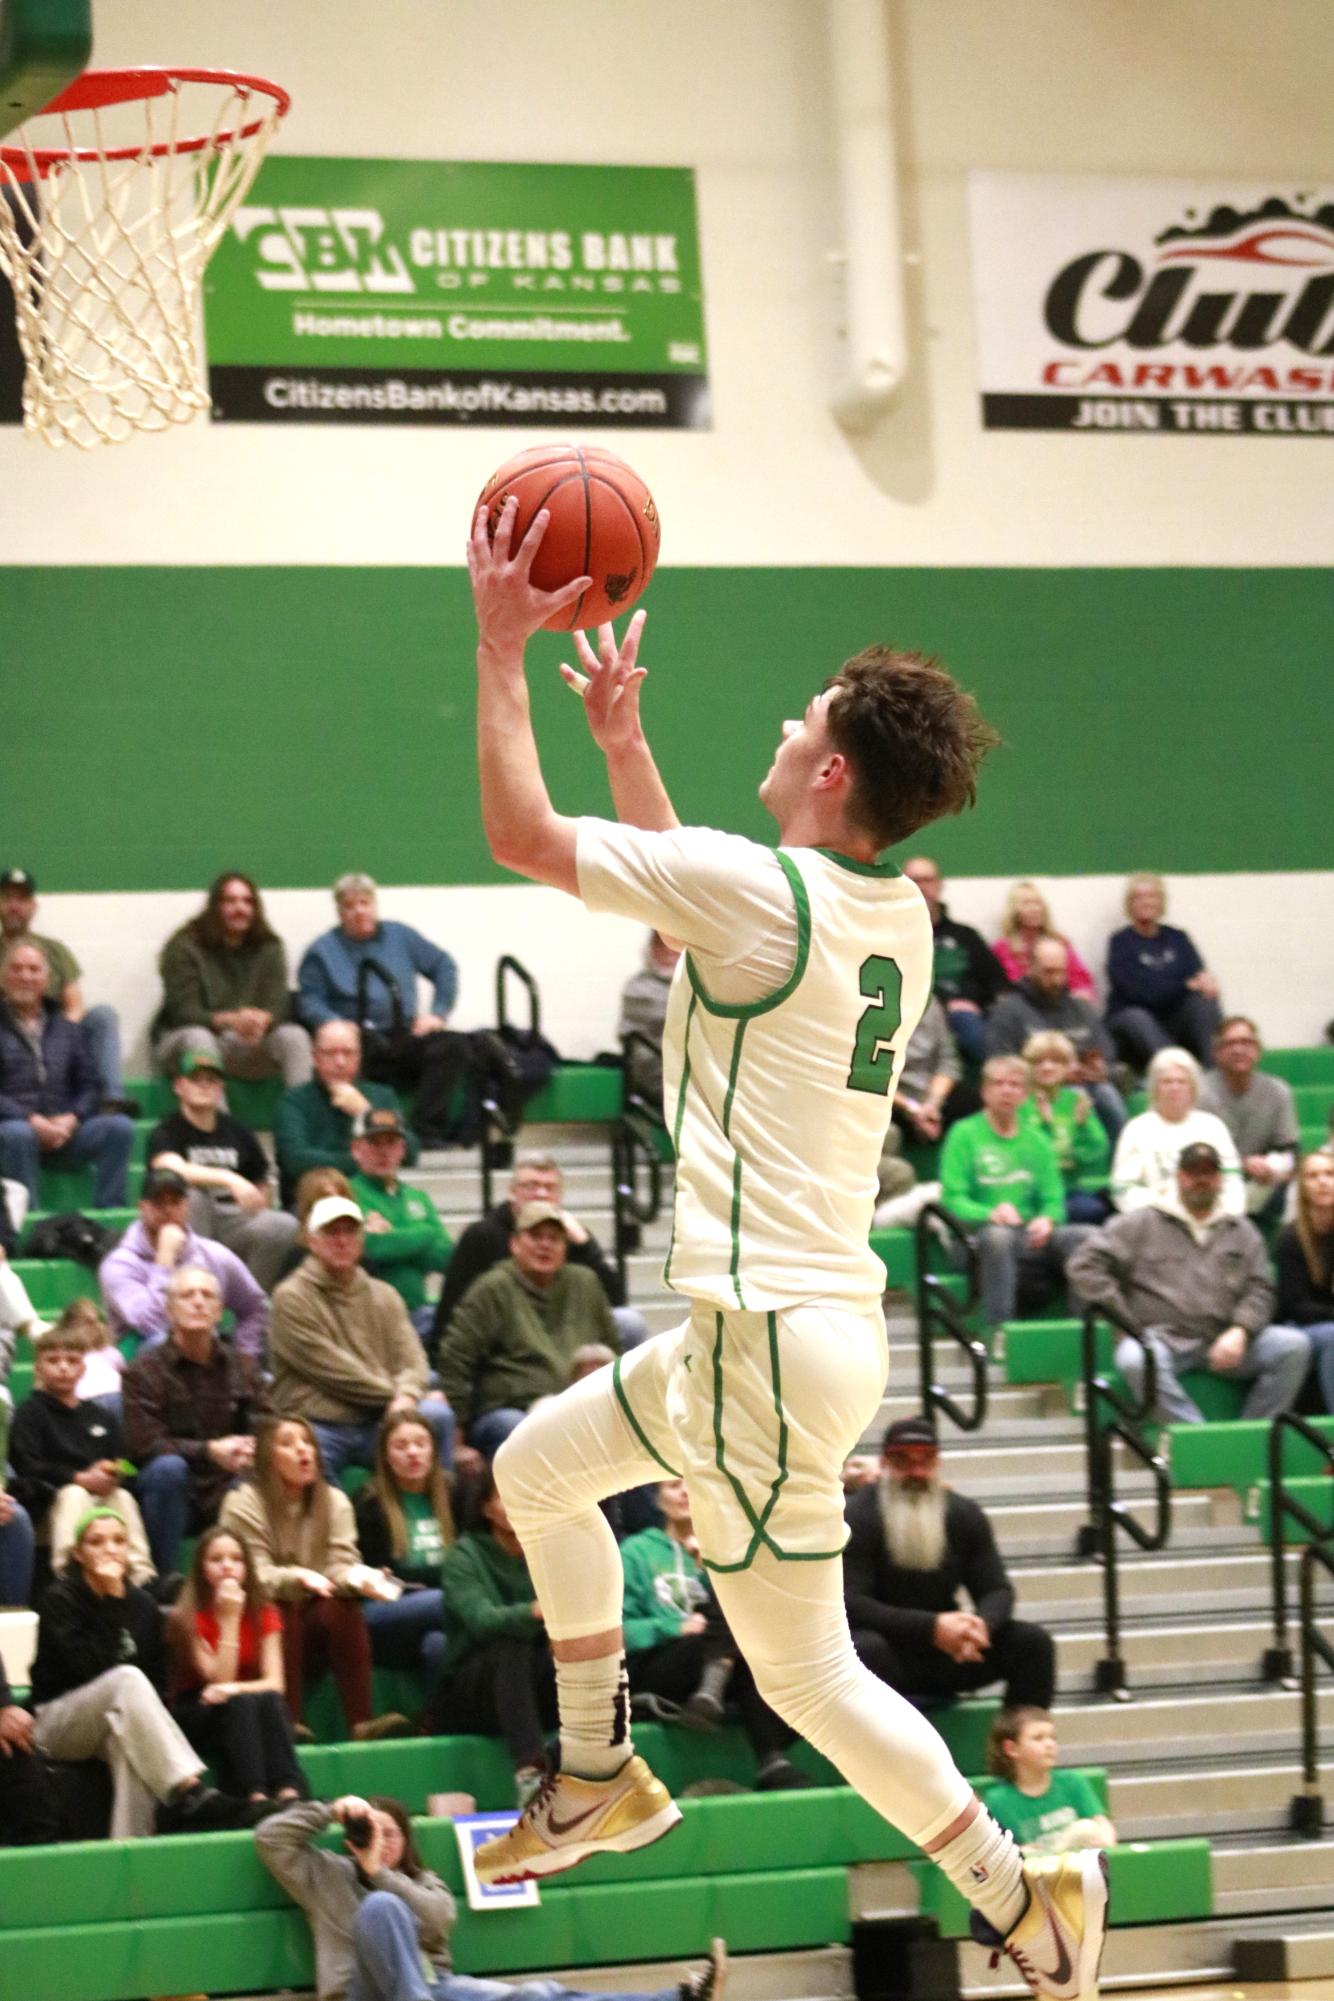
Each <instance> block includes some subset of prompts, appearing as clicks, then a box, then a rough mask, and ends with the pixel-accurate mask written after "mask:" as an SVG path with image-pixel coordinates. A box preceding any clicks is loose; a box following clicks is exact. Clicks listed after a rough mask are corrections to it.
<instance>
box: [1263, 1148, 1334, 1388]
mask: <svg viewBox="0 0 1334 2001" xmlns="http://www.w3.org/2000/svg"><path fill="white" fill-rule="evenodd" d="M1275 1262H1276V1264H1277V1267H1278V1318H1279V1320H1280V1321H1281V1322H1282V1324H1283V1325H1284V1326H1285V1327H1300V1328H1301V1330H1302V1332H1303V1334H1305V1336H1306V1338H1307V1340H1308V1341H1309V1342H1310V1344H1311V1347H1312V1349H1313V1350H1314V1354H1315V1366H1316V1377H1317V1380H1318V1382H1319V1384H1320V1394H1321V1396H1322V1397H1323V1399H1324V1404H1325V1409H1326V1410H1327V1411H1330V1412H1334V1149H1331V1148H1330V1147H1317V1148H1316V1150H1315V1152H1314V1153H1308V1154H1307V1156H1306V1158H1305V1160H1304V1161H1303V1162H1302V1164H1301V1167H1300V1168H1299V1169H1298V1172H1297V1214H1296V1218H1295V1220H1294V1221H1293V1222H1291V1223H1289V1224H1288V1225H1287V1226H1286V1227H1285V1228H1284V1229H1282V1230H1280V1231H1279V1236H1278V1243H1277V1245H1276V1246H1275Z"/></svg>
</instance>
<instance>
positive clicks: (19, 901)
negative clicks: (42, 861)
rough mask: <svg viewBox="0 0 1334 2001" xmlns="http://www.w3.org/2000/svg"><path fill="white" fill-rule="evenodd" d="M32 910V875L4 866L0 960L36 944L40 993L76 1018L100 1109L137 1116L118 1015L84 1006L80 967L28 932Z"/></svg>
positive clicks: (58, 947)
mask: <svg viewBox="0 0 1334 2001" xmlns="http://www.w3.org/2000/svg"><path fill="white" fill-rule="evenodd" d="M36 915H37V878H36V877H35V876H34V875H33V874H32V873H31V872H30V871H29V870H28V869H25V868H7V869H5V870H4V871H3V873H0V963H2V962H3V955H4V953H5V952H7V951H8V950H9V947H10V946H11V945H16V944H18V942H19V941H20V939H21V940H22V941H23V943H24V944H26V945H39V946H40V947H41V949H42V951H43V952H44V953H45V954H46V965H47V980H46V997H47V999H48V1000H51V1001H54V1002H55V1004H56V1006H57V1007H58V1008H59V1010H60V1012H61V1013H62V1014H63V1015H64V1017H65V1019H66V1020H67V1021H74V1022H78V1023H79V1024H80V1026H81V1027H82V1029H83V1038H84V1041H85V1042H86V1043H87V1045H88V1053H89V1055H90V1056H91V1057H92V1059H93V1068H94V1069H95V1070H96V1072H97V1077H98V1082H99V1084H100V1086H101V1090H102V1107H101V1108H102V1110H103V1111H104V1112H124V1113H125V1115H126V1116H127V1117H128V1118H132V1119H137V1118H138V1116H139V1106H138V1104H137V1103H136V1102H135V1100H134V1099H132V1098H127V1097H126V1096H125V1086H124V1083H123V1081H122V1077H121V1055H120V1018H119V1016H118V1015H117V1013H116V1010H115V1008H114V1007H107V1006H106V1005H105V1003H103V1004H102V1005H100V1006H98V1007H86V1006H85V1005H84V999H83V968H82V967H81V966H80V964H79V962H78V960H77V959H76V958H75V956H74V954H73V952H71V951H70V948H69V946H68V945H62V944H61V942H60V940H59V939H58V938H47V937H44V936H42V935H40V934H39V933H38V932H36V931H34V930H33V928H32V921H33V918H34V917H35V916H36Z"/></svg>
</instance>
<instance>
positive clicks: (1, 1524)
mask: <svg viewBox="0 0 1334 2001" xmlns="http://www.w3.org/2000/svg"><path fill="white" fill-rule="evenodd" d="M35 1550H36V1538H35V1536H34V1533H33V1526H32V1517H31V1516H30V1515H29V1513H28V1510H27V1509H26V1508H25V1507H22V1506H21V1505H20V1503H19V1502H18V1501H16V1500H15V1499H14V1496H13V1495H12V1494H11V1493H10V1492H9V1491H8V1489H7V1488H6V1486H5V1482H4V1461H3V1459H2V1458H0V1610H4V1609H7V1608H9V1607H11V1606H13V1607H18V1606H21V1605H26V1604H27V1603H28V1602H29V1600H30V1599H31V1597H32V1572H33V1563H34V1559H35Z"/></svg>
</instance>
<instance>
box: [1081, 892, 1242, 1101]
mask: <svg viewBox="0 0 1334 2001" xmlns="http://www.w3.org/2000/svg"><path fill="white" fill-rule="evenodd" d="M1125 909H1126V916H1127V917H1128V918H1129V919H1130V922H1129V923H1128V924H1126V925H1123V926H1122V928H1121V930H1119V931H1114V932H1113V933H1112V936H1111V939H1110V940H1109V942H1108V946H1107V1017H1106V1019H1107V1026H1108V1028H1109V1029H1110V1030H1111V1032H1112V1036H1113V1039H1114V1040H1115V1042H1116V1045H1117V1048H1118V1049H1119V1050H1120V1052H1121V1054H1122V1055H1123V1056H1124V1057H1125V1059H1126V1061H1127V1062H1128V1063H1132V1064H1133V1065H1134V1066H1135V1068H1136V1069H1137V1070H1146V1069H1147V1068H1148V1066H1149V1061H1150V1059H1151V1058H1152V1057H1154V1056H1156V1055H1157V1054H1158V1051H1159V1050H1160V1049H1168V1048H1172V1047H1181V1048H1184V1049H1189V1051H1190V1053H1191V1055H1192V1056H1193V1057H1195V1059H1196V1061H1197V1062H1200V1063H1205V1064H1207V1063H1209V1062H1211V1061H1212V1060H1213V1041H1214V1036H1215V1035H1216V1034H1217V1032H1218V1024H1219V1021H1220V1020H1221V1018H1222V1016H1221V1011H1220V1008H1219V1004H1218V981H1217V980H1216V979H1215V978H1214V976H1213V974H1212V973H1211V972H1210V971H1209V970H1208V968H1207V967H1206V965H1205V963H1204V961H1203V959H1202V958H1201V957H1200V955H1199V953H1198V952H1197V951H1196V949H1195V946H1194V944H1193V943H1192V942H1191V940H1190V938H1189V937H1188V936H1187V934H1186V933H1185V932H1184V931H1178V930H1176V929H1174V927H1173V926H1172V925H1170V924H1164V923H1163V921H1162V920H1163V914H1164V912H1165V911H1166V909H1167V886H1166V884H1165V883H1164V881H1163V879H1162V877H1161V876H1160V875H1153V874H1151V873H1149V872H1147V871H1145V872H1142V873H1141V874H1139V875H1132V876H1131V877H1130V879H1129V881H1128V882H1127V883H1126V902H1125Z"/></svg>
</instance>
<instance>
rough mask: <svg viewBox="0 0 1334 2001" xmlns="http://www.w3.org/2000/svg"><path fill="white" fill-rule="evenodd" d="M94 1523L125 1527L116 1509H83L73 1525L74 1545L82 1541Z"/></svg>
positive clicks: (123, 1520) (123, 1518)
mask: <svg viewBox="0 0 1334 2001" xmlns="http://www.w3.org/2000/svg"><path fill="white" fill-rule="evenodd" d="M94 1522H119V1523H120V1525H121V1527H122V1528H124V1527H125V1517H124V1515H122V1514H121V1513H120V1511H119V1510H118V1509H117V1508H106V1507H98V1508H85V1510H84V1512H83V1513H82V1514H81V1515H80V1516H79V1519H78V1521H77V1522H75V1524H74V1540H75V1542H76V1543H80V1542H82V1541H83V1539H84V1537H85V1535H86V1534H87V1533H88V1531H89V1529H90V1528H91V1527H92V1525H93V1523H94Z"/></svg>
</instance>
